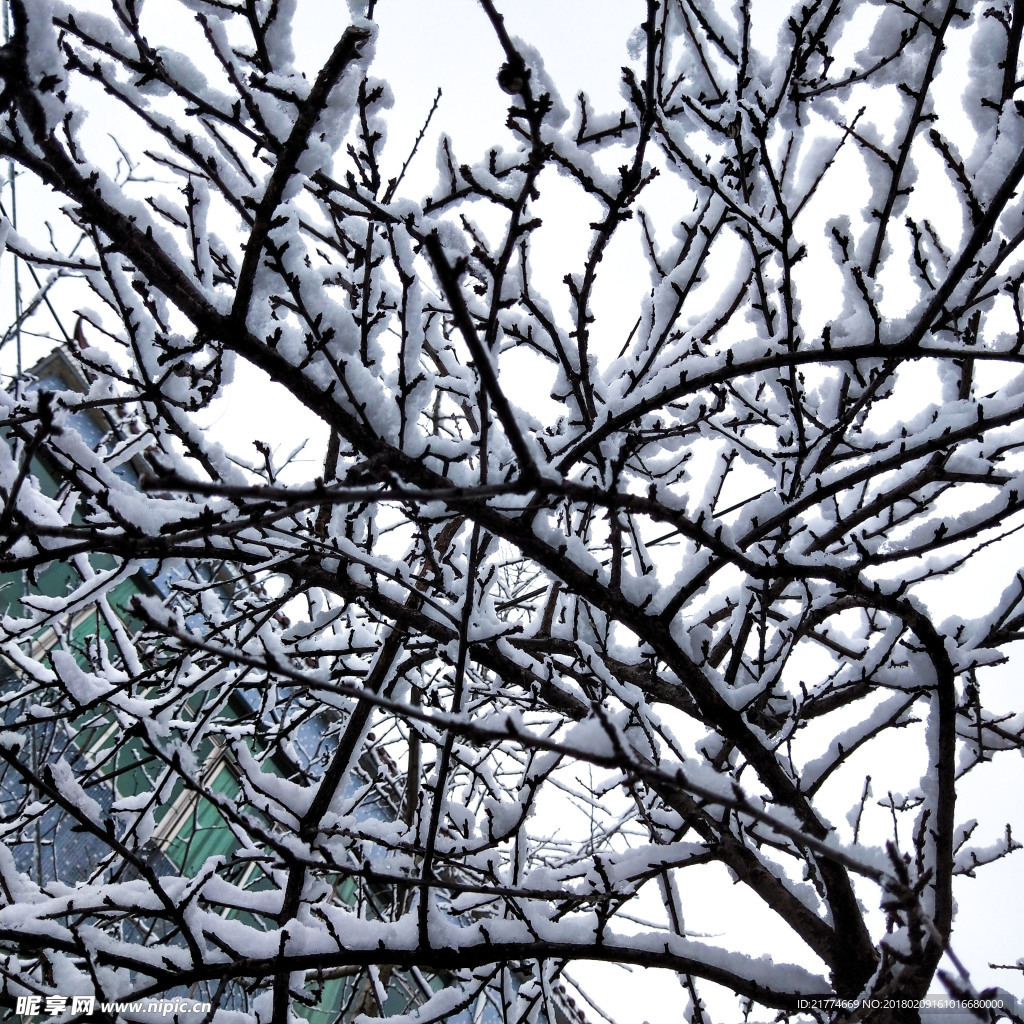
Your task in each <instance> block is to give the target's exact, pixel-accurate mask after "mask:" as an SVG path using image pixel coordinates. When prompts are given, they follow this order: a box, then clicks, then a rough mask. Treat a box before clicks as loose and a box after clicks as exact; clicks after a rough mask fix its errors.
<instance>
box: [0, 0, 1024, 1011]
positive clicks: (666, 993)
mask: <svg viewBox="0 0 1024 1024" xmlns="http://www.w3.org/2000/svg"><path fill="white" fill-rule="evenodd" d="M30 2H31V0H30ZM297 3H298V8H297V17H296V36H295V45H296V51H297V56H298V60H299V63H300V66H301V67H302V68H303V69H304V70H305V71H306V73H307V75H309V76H310V77H312V76H313V75H315V73H316V69H317V68H318V66H319V63H320V61H321V60H322V59H323V57H325V56H326V54H327V53H328V52H329V50H330V49H331V47H332V46H333V45H334V43H335V42H336V40H337V38H338V36H339V35H340V33H341V32H342V31H343V29H344V26H345V25H346V24H347V23H348V10H347V6H346V4H344V3H343V2H339V0H297ZM82 6H83V7H84V6H97V7H101V8H102V7H104V6H105V5H104V4H102V3H100V2H99V0H89V2H88V3H84V2H83V4H82ZM499 6H500V7H501V9H502V10H503V12H504V13H505V17H506V23H507V26H508V28H509V30H510V32H511V33H512V34H513V35H518V36H521V37H523V38H524V39H525V40H526V41H528V42H529V43H530V44H531V45H532V46H534V47H536V49H537V50H539V51H540V53H541V54H542V55H543V57H544V60H545V64H546V67H547V70H548V72H549V73H550V74H551V75H552V76H553V78H554V79H555V81H556V83H557V84H558V86H559V87H560V89H561V90H562V98H563V101H565V102H566V104H567V105H570V106H571V104H572V103H573V101H574V97H575V96H576V94H577V93H578V92H580V91H581V90H582V91H585V92H586V93H587V94H588V95H589V97H590V100H591V102H592V104H593V106H594V107H595V108H596V109H597V110H598V111H608V110H612V109H615V108H616V107H617V105H618V95H619V93H618V90H619V82H620V70H619V69H620V67H621V65H622V64H623V63H625V62H626V60H627V48H626V47H627V40H628V39H629V36H630V34H631V33H632V32H633V30H634V29H635V28H636V26H637V25H638V23H639V22H640V20H641V19H642V18H643V16H644V4H643V3H642V0H547V2H544V0H504V2H503V3H499ZM783 7H785V8H787V9H788V5H783V4H776V3H774V2H772V0H765V2H760V3H756V4H755V5H754V8H755V11H756V12H757V13H758V16H759V17H760V16H763V17H764V23H765V28H764V30H763V31H762V32H760V33H759V34H758V35H757V36H756V37H755V44H758V43H760V44H761V45H762V46H774V40H775V38H776V25H775V24H772V22H774V21H776V20H777V18H778V15H779V10H780V8H783ZM171 11H174V12H175V14H176V18H175V20H173V21H171V20H168V12H171ZM183 13H185V12H183V11H182V9H181V8H179V7H178V5H177V4H170V3H168V2H166V0H149V4H148V7H147V8H146V11H145V17H146V19H148V22H149V24H150V25H151V26H152V27H151V29H150V31H151V32H152V38H153V41H156V39H158V38H161V37H162V40H165V41H166V42H167V43H169V44H170V45H172V46H174V47H175V48H179V49H184V50H186V52H189V54H190V56H192V57H193V59H196V60H199V59H200V58H199V57H198V56H197V48H196V47H195V46H193V41H195V40H196V37H195V36H194V35H192V33H193V31H194V29H193V28H192V26H190V25H188V24H187V22H179V21H178V20H177V19H178V18H181V17H182V14H183ZM377 20H378V22H379V24H380V26H381V31H380V39H379V44H378V51H377V58H376V62H375V65H374V67H373V74H374V75H375V76H377V77H380V78H383V79H385V80H387V81H388V82H389V83H390V85H391V88H392V90H393V92H394V96H395V105H394V110H393V111H392V118H391V124H390V128H389V147H388V150H387V156H386V161H385V168H384V170H385V175H386V176H390V175H393V174H395V173H397V171H398V169H399V168H400V166H401V164H402V162H403V161H404V160H405V158H406V156H407V155H408V151H409V148H410V147H411V145H412V142H413V140H414V139H415V137H416V134H417V132H418V131H419V129H420V126H421V125H422V122H423V119H424V118H425V116H426V113H427V111H428V110H429V109H430V106H431V103H432V102H433V98H434V94H435V92H436V90H437V89H438V87H440V88H441V90H442V94H443V95H442V99H441V102H440V106H439V108H438V111H437V113H436V115H435V117H434V120H433V123H432V125H431V130H430V132H429V134H428V137H427V138H426V139H425V141H424V143H423V144H422V146H421V149H420V151H419V153H418V155H417V157H416V159H415V161H414V163H413V165H412V167H411V168H410V171H409V174H408V176H407V179H406V181H407V184H406V186H405V187H404V188H403V190H402V191H403V193H404V194H406V195H408V196H410V197H411V198H419V197H420V196H422V195H423V194H424V193H425V192H426V191H427V190H428V189H429V188H430V187H431V186H432V185H433V184H434V182H435V180H436V173H437V172H436V168H435V151H436V145H437V136H438V132H439V131H441V130H443V131H445V132H447V133H449V134H450V135H452V136H453V138H454V140H455V144H456V147H457V152H458V155H459V156H460V157H461V158H462V159H464V160H466V161H473V160H475V159H477V158H478V156H479V155H481V154H482V153H484V152H486V150H487V149H488V148H490V147H491V146H494V145H504V146H506V147H509V146H511V145H512V139H511V136H510V135H509V133H508V132H507V131H506V129H505V128H504V121H505V110H506V106H507V97H506V96H505V95H504V94H503V93H502V92H501V91H500V90H499V88H498V86H497V84H496V81H495V75H496V72H497V69H498V66H499V65H500V63H501V61H502V55H501V50H500V47H499V46H498V43H497V41H496V40H495V38H494V36H493V33H492V32H491V30H490V27H489V24H488V22H487V19H486V17H485V16H484V14H483V12H482V11H481V10H480V8H479V6H478V5H477V4H476V2H475V0H380V2H379V3H378V5H377ZM165 32H167V34H166V35H165V34H164V33H165ZM543 184H545V186H546V187H548V183H546V182H545V183H543ZM550 187H552V188H554V189H556V190H557V184H556V183H551V185H550ZM23 194H24V196H25V197H26V199H28V200H29V201H31V196H32V193H31V191H30V189H29V186H28V184H27V183H26V185H25V188H24V191H23ZM556 194H557V191H556ZM4 199H5V202H6V201H7V199H8V193H7V192H5V195H4ZM559 212H560V211H559V210H558V208H557V204H554V203H552V204H550V205H549V207H548V208H547V209H546V210H545V216H548V217H551V218H557V217H558V216H559ZM563 212H564V211H563ZM557 223H558V222H557V219H555V220H553V224H555V226H556V227H557ZM21 229H22V231H23V233H25V234H29V235H30V234H31V213H30V212H29V210H28V209H26V207H25V205H24V204H22V210H21ZM552 231H555V228H552ZM580 244H581V239H580V236H570V235H568V234H567V235H566V236H565V237H564V239H561V240H560V241H558V242H556V243H552V250H553V255H552V264H551V266H550V268H549V270H550V273H551V274H552V277H553V278H554V275H555V274H556V273H557V272H558V265H559V263H560V262H561V261H567V262H569V263H570V264H571V255H572V250H573V247H574V246H579V245H580ZM567 269H569V266H565V267H564V269H563V272H564V270H567ZM0 272H2V277H0V287H2V289H3V297H2V299H0V302H2V305H3V309H4V310H5V311H6V310H9V309H10V298H9V296H10V284H11V282H10V257H9V256H5V257H4V262H3V264H2V266H0ZM629 272H630V270H629V268H624V269H623V273H624V274H628V273H629ZM641 272H643V270H642V268H641ZM558 276H559V277H560V274H559V275H558ZM554 279H555V280H557V279H558V278H554ZM599 301H600V300H599ZM626 313H629V311H624V312H623V315H625V314H626ZM635 315H636V314H635V312H631V313H629V319H632V318H633V317H635ZM5 322H6V321H5ZM68 322H69V323H73V317H72V316H69V317H68ZM36 351H38V350H36ZM0 359H2V363H0V368H2V369H3V370H4V371H5V372H10V358H9V356H8V354H7V353H3V354H2V355H0ZM240 383H241V384H243V386H242V387H239V388H236V389H234V390H233V391H231V392H230V395H229V396H228V397H227V398H226V399H225V400H224V401H223V402H222V403H220V404H219V405H218V406H217V408H216V410H215V412H214V415H213V422H212V426H213V428H214V429H222V430H230V433H231V435H232V436H233V437H234V438H236V439H237V438H242V439H243V441H242V446H244V445H247V444H249V443H250V441H251V439H253V438H256V437H260V438H265V439H267V440H269V441H272V442H273V444H274V446H275V447H276V448H277V449H278V450H279V451H280V452H284V451H288V450H290V449H291V448H292V447H294V445H295V444H296V443H298V442H299V441H300V440H302V439H303V438H305V437H306V436H308V435H309V434H310V432H311V431H313V430H314V429H315V425H314V424H313V423H312V422H311V421H307V420H304V419H303V418H301V417H298V416H295V417H292V418H291V419H290V420H288V419H286V420H285V421H282V420H280V419H275V420H274V421H273V423H272V425H269V424H268V416H267V409H266V406H265V405H264V403H263V402H262V401H261V396H260V392H259V388H258V383H257V378H256V377H255V376H253V377H243V379H242V380H241V381H240ZM268 432H271V433H272V434H273V437H269V438H268V437H267V433H268ZM318 440H319V439H318V438H317V436H316V435H314V437H313V446H315V445H316V444H317V443H318ZM250 454H251V450H250ZM318 461H319V457H318V456H316V457H313V458H312V459H311V465H315V464H316V463H317V462H318ZM974 585H976V586H979V587H983V586H985V581H984V580H977V581H974ZM1019 677H1020V672H1019V666H1016V665H1010V666H1004V667H1002V668H1000V669H994V670H992V675H991V679H992V682H991V684H990V686H991V687H992V688H995V687H1001V688H1003V690H1004V691H1005V694H1006V698H1005V699H1006V703H1007V709H1009V707H1011V706H1013V705H1014V704H1015V703H1016V704H1019V686H1020V678H1019ZM992 688H990V689H988V690H987V692H988V693H990V694H991V693H992V692H993V689H992ZM891 754H892V758H893V761H894V762H898V761H899V758H900V752H899V750H898V749H895V748H894V749H893V750H892V751H891ZM871 756H872V757H877V751H876V748H874V747H872V755H871ZM875 767H876V770H875V771H874V772H872V771H871V769H872V766H870V765H868V766H866V767H865V770H866V771H868V772H870V773H872V774H875V775H876V778H877V779H878V782H877V785H876V796H882V795H884V789H883V790H881V791H880V787H884V786H885V785H886V782H885V780H884V779H883V778H882V775H883V774H884V769H886V768H888V767H889V766H882V765H877V766H875ZM908 767H909V766H908ZM915 770H916V769H915ZM855 774H856V773H851V777H852V776H854V775H855ZM1021 793H1024V759H1019V760H1018V761H1017V762H1016V763H1013V762H1010V761H1008V760H1005V759H1004V761H1003V762H1002V763H1001V764H1000V770H999V775H998V777H997V778H994V777H993V776H992V774H991V773H988V774H986V773H985V772H983V771H979V772H977V773H974V774H972V776H970V777H969V779H968V780H967V784H966V785H965V788H964V791H963V795H962V801H961V807H963V808H969V807H970V806H971V805H972V804H976V805H977V806H978V807H979V808H982V807H986V806H987V807H991V806H992V804H993V802H995V803H996V804H999V805H1000V808H999V810H998V811H997V812H996V813H995V814H994V816H993V819H992V820H994V821H1000V820H1006V819H1009V820H1011V821H1016V822H1017V823H1018V825H1019V832H1020V836H1021V838H1024V819H1022V811H1021V806H1020V805H1021V803H1022V800H1021ZM854 799H855V797H854ZM849 806H850V798H849V794H848V793H845V792H844V793H842V794H837V818H840V819H841V817H842V815H843V814H845V810H846V808H847V807H849ZM965 813H967V812H966V811H962V812H961V814H962V815H963V814H965ZM989 813H991V812H989ZM978 816H979V817H982V815H981V814H980V813H979V814H978ZM995 838H997V837H995V836H993V839H995ZM1021 867H1022V861H1021V859H1020V857H1019V856H1018V857H1016V858H1010V859H1006V860H1003V861H1001V862H999V863H998V864H995V865H992V866H990V867H988V868H986V869H985V870H983V871H981V872H980V873H979V877H978V878H977V879H960V880H959V881H958V884H957V898H958V904H959V906H958V918H957V929H956V932H955V935H954V941H955V949H956V952H957V954H958V955H959V957H960V958H961V959H962V960H963V961H964V963H965V964H966V966H967V967H968V968H969V970H970V971H971V975H972V980H973V982H974V983H975V985H976V986H977V987H978V988H983V987H985V986H988V985H1001V986H1003V987H1005V988H1007V989H1009V990H1011V991H1016V992H1018V994H1022V993H1021V992H1020V989H1021V983H1020V981H1019V977H1020V976H1019V975H1015V974H1013V972H1008V971H993V970H991V969H989V968H988V966H987V965H988V963H989V962H990V961H993V962H998V963H1008V962H1013V961H1014V960H1015V959H1016V958H1017V957H1019V956H1021V955H1024V896H1022V895H1021V893H1022V892H1024V886H1022V885H1021ZM701 877H703V876H701ZM731 891H732V887H731V883H730V882H729V881H728V879H727V878H725V876H724V872H723V873H722V877H721V879H720V884H718V885H711V886H708V888H707V889H705V890H703V891H702V893H701V894H700V897H699V898H697V897H695V896H694V895H693V894H692V893H689V894H687V895H684V899H686V909H687V913H688V919H687V924H688V926H689V927H690V928H692V929H693V931H694V932H696V933H703V934H705V935H707V936H708V938H709V940H711V941H714V937H715V936H716V935H718V934H726V935H727V934H736V932H737V928H738V927H741V928H745V929H746V931H747V933H748V934H749V935H750V936H751V938H752V940H753V941H752V943H751V947H752V948H754V947H756V948H757V949H758V950H760V951H762V952H764V953H765V954H774V955H777V956H778V957H779V958H780V959H793V958H798V957H799V956H800V955H801V952H800V950H799V948H789V949H786V948H782V947H780V945H779V934H780V933H776V932H775V930H774V928H773V922H772V920H771V916H770V914H769V913H768V912H767V911H765V912H764V913H763V916H759V917H750V916H749V912H750V906H751V901H749V900H744V901H742V904H740V903H739V902H738V901H736V900H733V899H731V898H730V892H731ZM684 892H685V891H684ZM864 898H865V901H866V902H868V903H869V905H873V906H874V905H877V894H874V893H873V892H871V891H870V890H869V889H868V890H865V897H864ZM741 905H742V908H743V909H742V910H741V909H740V906H741ZM740 914H743V915H746V916H745V917H743V918H740V917H738V916H737V915H740ZM946 966H947V967H949V965H948V964H947V965H946ZM570 974H571V976H572V977H574V978H576V979H577V980H579V981H580V982H581V983H583V984H585V985H586V986H587V987H588V989H589V990H590V991H592V993H593V995H594V997H595V998H596V1000H597V1001H598V1002H599V1003H600V1004H601V1005H603V1006H604V1007H606V1008H607V1010H608V1012H609V1013H611V1014H612V1016H614V1018H615V1020H616V1021H617V1022H618V1024H642V1022H643V1021H649V1022H650V1024H668V1022H673V1024H674V1022H676V1021H680V1022H681V1019H682V1018H681V1011H682V1007H683V1005H684V1002H685V995H684V992H683V990H682V988H681V986H680V985H679V983H678V982H677V981H676V980H675V979H674V978H673V977H672V976H670V975H669V974H667V972H662V971H659V972H655V971H646V972H645V971H643V970H638V969H634V970H632V971H630V972H627V971H625V970H624V969H623V970H620V969H617V968H615V967H613V966H609V965H607V964H602V965H598V966H595V967H590V966H588V965H583V964H580V965H574V966H572V968H571V970H570ZM935 988H936V989H937V988H938V986H937V985H936V986H935ZM708 991H709V992H710V991H711V989H710V987H709V988H708ZM712 1008H713V1018H714V1019H715V1020H718V1021H725V1022H728V1021H730V1020H733V1019H738V1015H737V1014H736V1011H735V1007H734V1004H733V1002H732V1001H731V1000H730V1001H729V1002H727V1003H719V1004H717V1005H713V1007H712ZM594 1019H595V1020H596V1019H597V1018H596V1016H595V1017H594ZM947 1019H948V1018H947Z"/></svg>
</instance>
